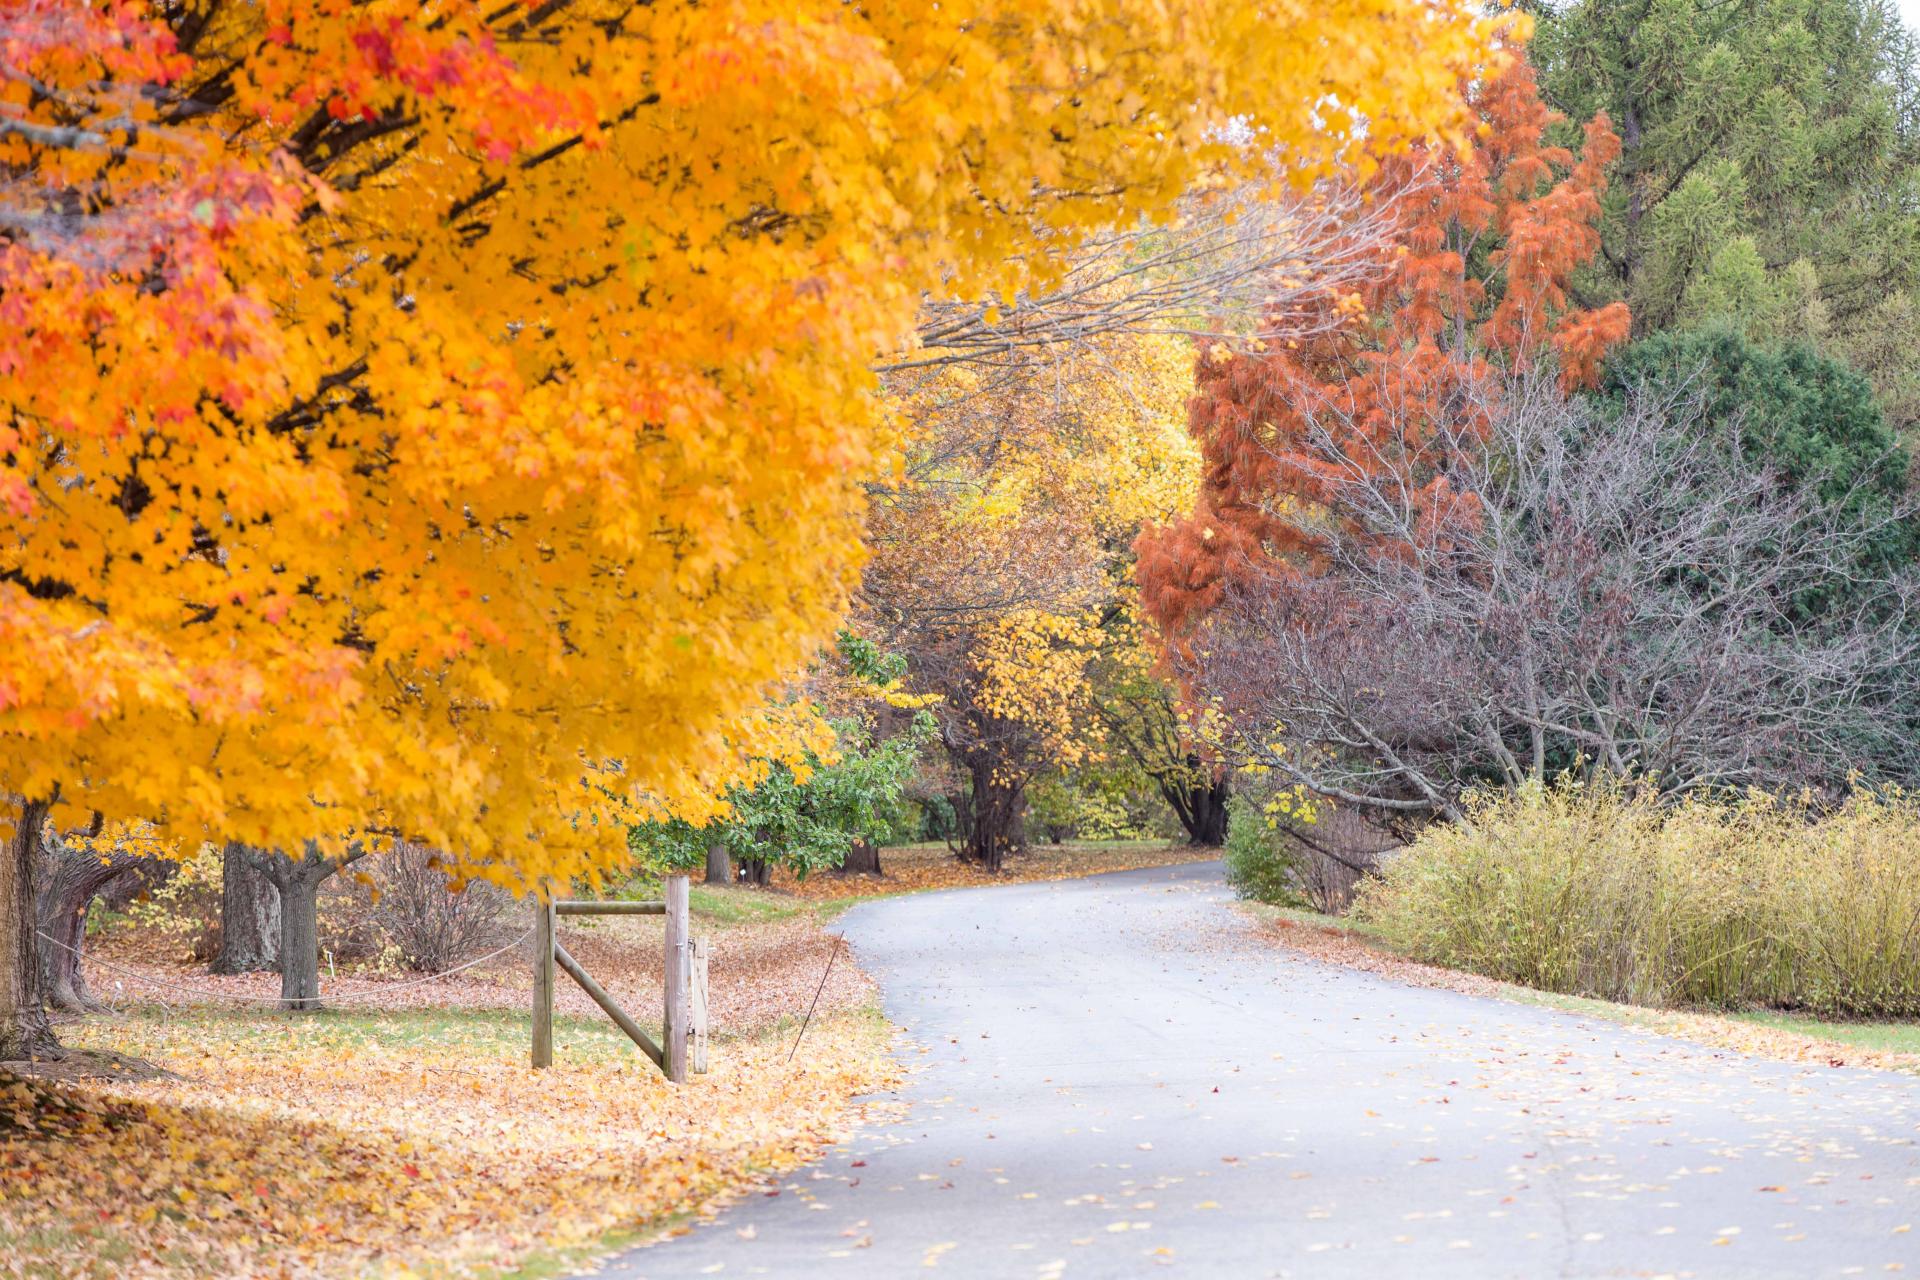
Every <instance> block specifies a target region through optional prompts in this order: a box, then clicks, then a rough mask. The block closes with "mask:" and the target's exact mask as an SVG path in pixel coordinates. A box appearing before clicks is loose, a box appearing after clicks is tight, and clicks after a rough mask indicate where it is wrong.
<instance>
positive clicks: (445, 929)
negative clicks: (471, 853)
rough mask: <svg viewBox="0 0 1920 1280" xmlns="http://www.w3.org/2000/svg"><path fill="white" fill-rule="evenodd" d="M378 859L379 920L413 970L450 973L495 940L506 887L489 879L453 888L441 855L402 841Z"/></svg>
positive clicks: (375, 915)
mask: <svg viewBox="0 0 1920 1280" xmlns="http://www.w3.org/2000/svg"><path fill="white" fill-rule="evenodd" d="M374 861H375V862H376V863H377V870H376V871H375V875H376V877H377V880H378V884H379V888H380V896H379V900H378V902H377V903H375V905H374V908H373V915H374V919H375V921H376V922H377V923H378V924H379V926H380V928H381V930H382V931H383V932H384V933H385V934H386V935H387V937H388V938H389V939H391V940H392V941H393V943H394V945H395V946H397V947H399V948H400V953H401V956H402V957H403V958H404V959H405V960H406V962H407V965H408V966H409V967H410V968H414V969H418V970H420V971H422V972H424V973H445V972H446V971H447V970H449V969H451V968H453V967H454V966H456V965H458V964H460V963H461V962H462V961H465V960H469V959H471V958H473V957H474V956H476V955H478V954H479V953H480V952H481V951H482V950H484V949H485V948H486V947H487V946H488V945H490V944H493V943H494V942H495V940H496V938H497V937H498V935H499V933H500V915H501V913H502V912H503V911H505V910H506V907H507V903H508V901H509V899H508V897H507V895H506V892H505V891H504V890H502V889H500V888H498V887H497V886H495V885H491V884H487V883H485V882H483V881H469V882H468V883H467V884H465V885H464V886H462V887H461V888H460V889H459V890H458V891H456V890H454V889H451V888H449V887H448V877H447V872H446V870H445V869H444V868H443V867H442V865H441V863H440V860H439V858H438V856H437V855H436V854H435V853H434V852H433V850H431V849H428V848H426V847H424V846H422V845H415V844H396V845H394V847H393V849H392V850H391V851H390V852H388V853H386V854H383V855H381V856H380V857H379V858H378V859H376V860H374Z"/></svg>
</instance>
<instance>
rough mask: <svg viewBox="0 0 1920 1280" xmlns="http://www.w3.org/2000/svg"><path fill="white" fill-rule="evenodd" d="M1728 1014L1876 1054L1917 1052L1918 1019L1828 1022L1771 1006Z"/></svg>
mask: <svg viewBox="0 0 1920 1280" xmlns="http://www.w3.org/2000/svg"><path fill="white" fill-rule="evenodd" d="M1727 1016H1728V1017H1730V1018H1735V1019H1738V1020H1739V1021H1741V1022H1753V1023H1757V1024H1759V1025H1760V1026H1763V1027H1772V1028H1774V1029H1775V1030H1779V1031H1793V1032H1797V1033H1798V1034H1800V1035H1803V1036H1813V1037H1815V1038H1816V1039H1820V1040H1837V1041H1839V1042H1840V1043H1841V1044H1857V1045H1859V1046H1860V1047H1861V1048H1862V1049H1872V1050H1874V1051H1876V1052H1879V1053H1912V1054H1920V1022H1828V1021H1825V1020H1824V1019H1821V1018H1815V1017H1811V1016H1809V1015H1807V1014H1804V1013H1784V1012H1781V1011H1779V1010H1774V1009H1761V1010H1755V1011H1753V1012H1750V1013H1730V1014H1728V1015H1727Z"/></svg>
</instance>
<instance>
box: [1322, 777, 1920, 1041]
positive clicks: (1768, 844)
mask: <svg viewBox="0 0 1920 1280" xmlns="http://www.w3.org/2000/svg"><path fill="white" fill-rule="evenodd" d="M1469 819H1470V820H1469V822H1468V823H1466V824H1461V825H1450V826H1438V827H1434V828H1433V829H1431V830H1429V831H1428V832H1426V833H1425V834H1424V835H1422V836H1421V837H1420V839H1418V840H1417V841H1415V842H1414V843H1413V844H1412V845H1411V846H1409V847H1408V848H1407V849H1405V850H1404V851H1402V852H1401V853H1399V854H1398V855H1396V856H1395V857H1394V858H1392V859H1391V860H1390V861H1389V862H1388V863H1387V864H1386V865H1385V867H1384V868H1383V872H1382V875H1381V876H1380V878H1379V879H1378V880H1376V881H1374V882H1373V883H1371V884H1369V885H1368V886H1367V887H1366V888H1365V889H1364V890H1363V892H1362V896H1361V900H1360V904H1359V907H1358V912H1359V914H1360V915H1361V917H1362V918H1363V919H1366V920H1368V921H1370V922H1372V923H1374V924H1376V925H1378V926H1379V927H1380V928H1381V929H1382V930H1384V931H1385V933H1386V935H1387V937H1388V938H1389V939H1390V940H1391V941H1392V942H1393V943H1394V944H1396V945H1397V946H1400V947H1402V948H1404V949H1405V950H1406V951H1408V952H1409V953H1411V954H1412V955H1414V956H1416V957H1418V958H1420V959H1423V960H1428V961H1432V962H1434V963H1438V964H1444V965H1449V966H1453V967H1456V968H1461V969H1469V970H1472V971H1474V972H1476V973H1483V974H1486V975H1488V976H1490V977H1495V978H1501V979H1505V980H1507V981H1511V982H1518V983H1524V984H1526V985H1527V986H1532V987H1539V988H1542V989H1545V990H1549V991H1560V992H1568V993H1574V994H1579V995H1590V996H1599V997H1603V998H1606V999H1612V1000H1624V1001H1628V1002H1631V1003H1634V1004H1643V1005H1705V1006H1714V1007H1722V1008H1726V1007H1743V1006H1755V1005H1760V1006H1771V1007H1777V1008H1801V1009H1809V1010H1813V1011H1815V1012H1818V1013H1822V1014H1828V1015H1843V1016H1855V1017H1869V1016H1898V1017H1909V1016H1915V1015H1920V876H1916V875H1915V870H1916V866H1915V860H1916V857H1920V798H1916V797H1914V796H1910V795H1907V794H1904V793H1901V792H1897V791H1889V792H1882V793H1877V794H1876V793H1871V792H1861V793H1860V794H1858V795H1856V796H1854V797H1853V798H1852V799H1850V800H1849V801H1848V802H1847V803H1846V804H1844V805H1843V806H1841V807H1840V808H1838V809H1834V810H1829V811H1826V812H1824V813H1818V814H1816V813H1814V812H1812V811H1810V810H1809V809H1808V807H1807V806H1806V805H1805V804H1803V803H1799V802H1792V801H1784V800H1779V799H1776V798H1774V797H1770V796H1765V795H1753V796H1749V797H1747V798H1746V799H1743V800H1741V801H1738V802H1729V801H1716V800H1705V799H1701V800H1690V801H1686V802H1682V803H1680V804H1677V805H1674V804H1665V805H1662V804H1658V803H1656V802H1655V801H1654V800H1653V799H1652V798H1651V797H1647V796H1642V795H1637V794H1633V793H1629V792H1626V791H1623V790H1620V789H1616V788H1612V787H1582V786H1577V785H1558V786H1551V787H1546V786H1532V787H1528V788H1525V789H1523V790H1522V791H1521V792H1519V793H1518V794H1515V795H1507V794H1502V795H1498V796H1483V797H1481V798H1479V799H1478V800H1476V801H1474V802H1473V803H1472V804H1471V806H1470V810H1469Z"/></svg>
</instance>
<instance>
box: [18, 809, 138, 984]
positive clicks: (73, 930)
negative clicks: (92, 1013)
mask: <svg viewBox="0 0 1920 1280" xmlns="http://www.w3.org/2000/svg"><path fill="white" fill-rule="evenodd" d="M160 862H161V859H159V858H155V857H150V856H146V855H141V854H129V853H126V852H124V851H122V850H120V849H111V850H108V851H107V852H105V853H102V852H100V851H99V850H96V849H90V848H74V847H70V846H69V845H68V844H67V843H66V842H65V841H64V840H61V839H60V838H59V837H58V836H57V835H56V836H55V837H53V838H51V839H47V840H46V841H45V843H44V845H43V847H42V850H41V856H40V871H39V879H38V882H37V884H36V887H35V893H34V916H35V919H36V920H37V922H38V928H39V930H40V932H41V933H42V934H43V935H44V936H43V937H41V938H40V939H39V943H40V984H41V995H42V997H43V998H44V999H45V1000H46V1002H47V1004H49V1005H51V1006H52V1007H53V1008H55V1009H64V1010H71V1011H73V1012H85V1011H88V1010H93V1009H99V1008H101V1007H102V1006H101V1004H100V1002H99V1001H97V1000H95V999H94V998H93V993H92V992H90V991H89V990H87V978H86V974H85V972H84V971H83V970H82V969H81V967H80V956H81V953H82V952H83V951H84V950H85V949H86V941H87V910H88V908H90V907H91V906H92V905H93V900H94V899H95V898H96V897H98V896H100V895H101V894H103V893H106V892H108V891H109V890H111V889H112V888H114V887H115V886H116V885H118V884H120V883H122V882H125V881H132V880H137V879H139V877H140V876H141V875H142V873H145V872H148V871H151V870H152V869H153V868H155V867H156V866H157V865H158V864H159V863H160Z"/></svg>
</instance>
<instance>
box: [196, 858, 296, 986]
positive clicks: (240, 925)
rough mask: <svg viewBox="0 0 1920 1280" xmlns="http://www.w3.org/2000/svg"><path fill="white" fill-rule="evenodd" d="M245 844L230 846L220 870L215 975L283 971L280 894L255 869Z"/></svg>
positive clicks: (213, 967)
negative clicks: (281, 966) (218, 931)
mask: <svg viewBox="0 0 1920 1280" xmlns="http://www.w3.org/2000/svg"><path fill="white" fill-rule="evenodd" d="M251 852H252V851H251V850H249V849H248V848H247V847H246V846H245V845H242V844H230V845H228V846H227V851H226V856H225V857H224V858H223V859H222V860H221V868H220V950H219V952H218V953H217V954H216V955H215V956H214V957H213V964H212V965H211V966H209V967H210V968H211V969H212V970H213V972H215V973H260V972H263V971H266V970H271V969H277V968H279V967H280V891H279V890H278V889H276V888H274V886H273V882H272V881H271V880H268V879H267V877H266V876H264V875H262V874H261V873H260V872H259V870H258V869H256V868H255V867H254V865H253V862H252V861H251V859H250V857H249V854H250V853H251Z"/></svg>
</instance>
